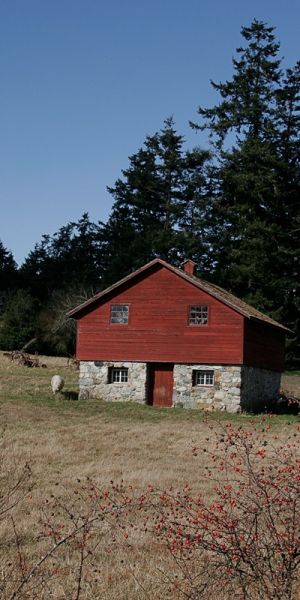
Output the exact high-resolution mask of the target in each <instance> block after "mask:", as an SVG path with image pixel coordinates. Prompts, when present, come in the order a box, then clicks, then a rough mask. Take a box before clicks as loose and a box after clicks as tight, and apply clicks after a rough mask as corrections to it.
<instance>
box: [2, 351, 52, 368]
mask: <svg viewBox="0 0 300 600" xmlns="http://www.w3.org/2000/svg"><path fill="white" fill-rule="evenodd" d="M3 355H4V356H6V357H7V358H9V359H10V360H11V361H12V362H14V363H15V364H16V365H18V366H19V367H41V368H43V369H46V368H47V365H45V364H44V363H41V362H40V360H39V357H38V356H31V355H30V354H27V352H23V351H22V350H13V351H12V352H4V353H3Z"/></svg>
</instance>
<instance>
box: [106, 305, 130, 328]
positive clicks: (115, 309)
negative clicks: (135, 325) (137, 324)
mask: <svg viewBox="0 0 300 600" xmlns="http://www.w3.org/2000/svg"><path fill="white" fill-rule="evenodd" d="M128 316H129V306H128V304H112V305H111V307H110V322H111V323H115V324H117V325H127V323H128Z"/></svg>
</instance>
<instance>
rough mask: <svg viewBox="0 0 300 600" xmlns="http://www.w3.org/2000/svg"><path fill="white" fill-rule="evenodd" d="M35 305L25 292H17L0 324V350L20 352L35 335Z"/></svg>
mask: <svg viewBox="0 0 300 600" xmlns="http://www.w3.org/2000/svg"><path fill="white" fill-rule="evenodd" d="M36 319H37V303H36V301H35V300H34V298H32V296H30V294H29V293H28V292H27V291H26V290H21V289H19V290H17V292H16V293H15V294H14V295H13V297H12V298H11V300H10V302H9V303H8V304H7V306H6V309H5V312H4V314H3V317H2V319H1V323H0V348H2V349H3V350H21V348H22V347H23V346H24V345H25V344H26V343H27V342H28V341H29V340H30V339H31V338H33V337H34V335H35V327H36Z"/></svg>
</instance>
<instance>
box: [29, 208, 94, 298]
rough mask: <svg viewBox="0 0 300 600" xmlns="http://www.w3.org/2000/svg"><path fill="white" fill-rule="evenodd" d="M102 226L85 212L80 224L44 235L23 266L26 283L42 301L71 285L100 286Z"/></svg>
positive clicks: (68, 225)
mask: <svg viewBox="0 0 300 600" xmlns="http://www.w3.org/2000/svg"><path fill="white" fill-rule="evenodd" d="M100 238H101V225H99V224H96V223H93V222H91V221H90V219H89V216H88V214H87V213H84V214H83V215H82V217H81V218H80V219H79V221H78V222H77V223H74V222H70V223H68V224H67V225H65V226H63V227H61V228H60V229H59V231H58V232H57V233H55V234H54V235H53V236H52V237H51V236H49V235H44V236H43V238H42V241H41V242H40V243H38V244H36V245H35V248H34V250H33V251H32V252H30V254H29V256H28V257H27V258H26V260H25V261H24V264H23V265H22V267H21V274H22V277H23V285H24V286H26V287H27V288H29V290H30V291H31V292H32V293H33V295H34V296H35V297H37V298H39V299H40V300H46V299H47V298H49V297H50V296H51V294H52V292H53V291H54V290H62V289H67V288H69V287H70V286H79V287H80V288H83V287H86V288H88V287H90V286H95V289H100V288H101V274H102V268H103V267H102V250H101V239H100Z"/></svg>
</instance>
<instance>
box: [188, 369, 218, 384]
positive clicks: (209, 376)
mask: <svg viewBox="0 0 300 600" xmlns="http://www.w3.org/2000/svg"><path fill="white" fill-rule="evenodd" d="M214 382H215V374H214V371H200V370H197V371H196V370H195V371H193V385H214Z"/></svg>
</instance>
